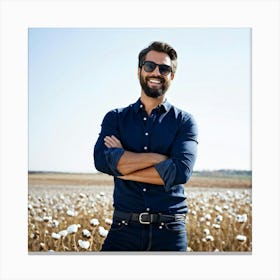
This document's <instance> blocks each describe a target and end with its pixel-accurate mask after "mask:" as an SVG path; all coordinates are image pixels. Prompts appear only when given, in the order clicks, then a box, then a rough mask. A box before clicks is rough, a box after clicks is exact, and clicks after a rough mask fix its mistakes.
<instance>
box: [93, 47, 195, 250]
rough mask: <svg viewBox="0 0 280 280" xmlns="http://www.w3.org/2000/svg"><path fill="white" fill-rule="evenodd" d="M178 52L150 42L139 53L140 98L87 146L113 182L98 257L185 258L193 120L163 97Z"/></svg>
mask: <svg viewBox="0 0 280 280" xmlns="http://www.w3.org/2000/svg"><path fill="white" fill-rule="evenodd" d="M176 68H177V53H176V51H175V50H174V49H173V48H172V47H171V46H170V45H168V44H166V43H163V42H153V43H152V44H151V45H149V46H148V47H147V48H145V49H143V50H142V51H141V52H140V53H139V57H138V78H139V81H140V85H141V96H140V98H139V99H138V100H137V102H136V103H134V104H131V105H129V106H128V107H125V108H121V109H115V110H112V111H110V112H108V113H107V114H106V116H105V117H104V119H103V122H102V129H101V132H100V134H99V137H98V140H97V142H96V144H95V147H94V162H95V167H96V169H97V170H99V171H101V172H104V173H107V174H109V175H112V176H114V183H115V187H114V195H113V196H114V214H113V224H112V226H111V229H110V231H109V233H108V236H107V238H106V240H105V242H104V244H103V246H102V251H186V249H187V232H186V224H185V218H186V213H187V209H188V208H187V198H186V195H185V191H184V184H185V183H186V182H187V181H188V180H189V178H190V176H191V174H192V170H193V166H194V163H195V160H196V153H197V143H198V142H197V125H196V123H195V120H194V118H193V116H192V115H191V114H189V113H187V112H185V111H183V110H181V109H178V108H177V107H175V106H173V105H171V104H170V103H169V102H168V101H167V100H166V97H165V94H166V92H167V90H168V88H169V86H170V84H171V82H172V80H173V79H174V76H175V72H176Z"/></svg>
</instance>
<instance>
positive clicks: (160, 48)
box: [138, 41, 177, 73]
mask: <svg viewBox="0 0 280 280" xmlns="http://www.w3.org/2000/svg"><path fill="white" fill-rule="evenodd" d="M149 51H157V52H164V53H166V54H168V56H169V57H170V59H171V67H172V72H173V73H175V72H176V68H177V53H176V51H175V50H174V49H173V48H172V47H171V46H170V45H168V44H167V43H164V42H159V41H155V42H152V43H151V44H150V45H149V46H148V47H147V48H145V49H143V50H142V51H141V52H140V53H139V56H138V67H139V68H141V67H142V65H143V63H144V61H145V59H146V55H147V53H148V52H149Z"/></svg>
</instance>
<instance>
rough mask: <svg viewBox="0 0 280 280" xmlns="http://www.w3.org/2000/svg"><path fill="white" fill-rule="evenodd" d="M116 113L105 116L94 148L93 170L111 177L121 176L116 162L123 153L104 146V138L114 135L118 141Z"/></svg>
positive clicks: (120, 149)
mask: <svg viewBox="0 0 280 280" xmlns="http://www.w3.org/2000/svg"><path fill="white" fill-rule="evenodd" d="M117 121H118V120H117V113H116V111H110V112H109V113H107V114H106V116H105V117H104V119H103V122H102V125H101V132H100V133H99V137H98V139H97V142H96V144H95V146H94V153H93V157H94V165H95V168H96V169H97V170H98V171H100V172H103V173H106V174H108V175H112V176H119V175H122V174H121V173H120V172H119V171H118V169H117V165H118V161H119V159H120V158H121V156H122V155H123V153H124V149H123V148H107V147H106V146H105V144H104V138H105V136H112V135H114V136H115V137H117V138H118V139H120V135H119V130H118V123H117Z"/></svg>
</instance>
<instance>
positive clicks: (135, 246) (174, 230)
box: [101, 218, 187, 252]
mask: <svg viewBox="0 0 280 280" xmlns="http://www.w3.org/2000/svg"><path fill="white" fill-rule="evenodd" d="M186 249H187V232H186V224H185V221H176V222H170V223H165V224H148V225H143V224H140V223H139V222H131V221H128V220H127V221H122V220H119V219H116V218H114V219H113V224H112V226H111V229H110V231H109V233H108V236H107V238H106V239H105V241H104V244H103V246H102V249H101V251H184V252H185V251H186Z"/></svg>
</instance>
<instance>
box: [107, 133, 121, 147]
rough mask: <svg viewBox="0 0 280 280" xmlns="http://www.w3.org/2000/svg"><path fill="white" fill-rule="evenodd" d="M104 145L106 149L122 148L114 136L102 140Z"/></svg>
mask: <svg viewBox="0 0 280 280" xmlns="http://www.w3.org/2000/svg"><path fill="white" fill-rule="evenodd" d="M104 144H105V146H106V147H107V148H122V147H123V146H122V143H121V141H120V140H119V139H118V138H117V137H115V136H114V135H112V136H106V137H105V138H104Z"/></svg>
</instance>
